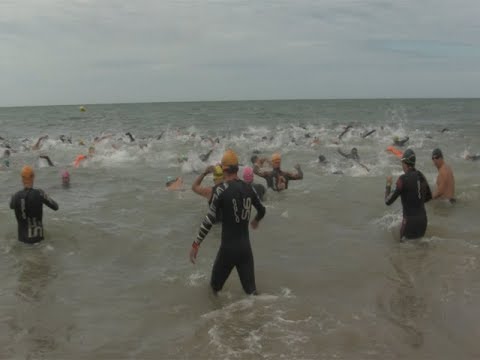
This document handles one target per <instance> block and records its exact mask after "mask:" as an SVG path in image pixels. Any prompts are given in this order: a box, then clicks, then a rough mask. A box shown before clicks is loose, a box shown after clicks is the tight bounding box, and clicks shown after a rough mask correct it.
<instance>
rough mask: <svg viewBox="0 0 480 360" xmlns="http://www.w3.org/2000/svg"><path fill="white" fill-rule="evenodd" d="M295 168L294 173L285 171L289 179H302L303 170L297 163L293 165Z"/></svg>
mask: <svg viewBox="0 0 480 360" xmlns="http://www.w3.org/2000/svg"><path fill="white" fill-rule="evenodd" d="M295 169H296V170H297V173H296V174H292V173H290V172H289V173H287V175H288V178H289V180H302V179H303V171H302V168H301V167H300V165H299V164H297V165H295Z"/></svg>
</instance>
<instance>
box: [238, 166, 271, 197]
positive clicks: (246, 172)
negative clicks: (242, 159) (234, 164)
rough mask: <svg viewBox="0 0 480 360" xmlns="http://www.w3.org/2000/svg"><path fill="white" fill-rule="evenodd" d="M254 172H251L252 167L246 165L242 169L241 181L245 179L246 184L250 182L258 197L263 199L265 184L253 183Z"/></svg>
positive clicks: (265, 190)
mask: <svg viewBox="0 0 480 360" xmlns="http://www.w3.org/2000/svg"><path fill="white" fill-rule="evenodd" d="M253 180H254V174H253V169H252V168H251V167H250V166H246V167H245V168H244V169H243V181H245V182H246V183H247V184H250V185H251V186H252V187H253V189H254V190H255V192H256V193H257V195H258V197H259V198H260V200H262V201H263V200H264V198H265V193H266V192H267V189H265V186H263V185H262V184H258V183H254V182H253Z"/></svg>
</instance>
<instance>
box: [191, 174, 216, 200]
mask: <svg viewBox="0 0 480 360" xmlns="http://www.w3.org/2000/svg"><path fill="white" fill-rule="evenodd" d="M208 174H213V186H202V181H203V179H204V178H205V176H207V175H208ZM221 183H223V170H222V167H221V166H220V165H216V166H208V167H207V168H206V169H205V171H204V172H203V173H201V174H200V175H198V176H197V178H196V179H195V180H194V181H193V184H192V190H193V192H194V193H195V194H198V195H200V196H203V197H204V198H205V199H207V200H208V201H209V203H210V202H211V199H212V194H213V189H214V188H215V186H217V185H220V184H221Z"/></svg>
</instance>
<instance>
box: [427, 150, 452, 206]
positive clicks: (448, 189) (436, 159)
mask: <svg viewBox="0 0 480 360" xmlns="http://www.w3.org/2000/svg"><path fill="white" fill-rule="evenodd" d="M432 161H433V165H435V167H436V168H437V170H438V176H437V189H436V190H435V191H434V192H433V195H432V197H433V198H434V199H447V200H448V201H449V202H450V203H451V204H453V203H455V177H454V176H453V171H452V168H451V167H450V166H449V165H447V164H446V163H445V161H444V159H443V153H442V151H441V150H440V149H438V148H437V149H434V150H433V152H432Z"/></svg>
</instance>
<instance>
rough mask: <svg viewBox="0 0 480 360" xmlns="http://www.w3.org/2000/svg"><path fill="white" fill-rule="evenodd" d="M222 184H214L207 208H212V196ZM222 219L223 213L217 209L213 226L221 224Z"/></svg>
mask: <svg viewBox="0 0 480 360" xmlns="http://www.w3.org/2000/svg"><path fill="white" fill-rule="evenodd" d="M222 184H223V183H220V184H216V185H214V186H213V187H212V196H210V199H209V200H208V206H209V207H210V206H212V201H213V194H215V192H216V191H217V188H218V187H219V186H220V185H222ZM222 219H223V212H222V209H221V208H217V214H216V216H215V224H218V223H221V222H222Z"/></svg>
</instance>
